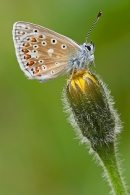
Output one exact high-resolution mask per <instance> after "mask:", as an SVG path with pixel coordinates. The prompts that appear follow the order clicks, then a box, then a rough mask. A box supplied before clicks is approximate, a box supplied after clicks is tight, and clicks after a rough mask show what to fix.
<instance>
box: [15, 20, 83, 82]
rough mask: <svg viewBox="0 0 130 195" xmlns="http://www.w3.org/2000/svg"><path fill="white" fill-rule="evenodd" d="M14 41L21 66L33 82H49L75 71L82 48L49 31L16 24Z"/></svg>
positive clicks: (29, 25)
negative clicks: (76, 59)
mask: <svg viewBox="0 0 130 195" xmlns="http://www.w3.org/2000/svg"><path fill="white" fill-rule="evenodd" d="M13 40H14V45H15V49H16V56H17V59H18V62H19V65H20V67H21V69H22V70H23V72H24V73H25V75H26V76H27V77H28V78H30V79H38V80H40V81H47V80H50V79H53V78H55V77H57V76H59V75H62V74H64V73H66V72H68V71H69V70H71V69H72V61H73V59H75V58H77V57H78V52H79V51H81V50H82V49H81V47H80V46H79V45H78V44H77V43H76V42H74V41H73V40H72V39H69V38H67V37H65V36H63V35H60V34H58V33H56V32H54V31H52V30H49V29H47V28H44V27H41V26H38V25H35V24H31V23H27V22H16V23H15V24H14V26H13Z"/></svg>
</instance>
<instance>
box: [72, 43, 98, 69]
mask: <svg viewBox="0 0 130 195" xmlns="http://www.w3.org/2000/svg"><path fill="white" fill-rule="evenodd" d="M80 47H81V50H80V51H78V55H77V57H74V58H73V63H72V66H73V67H75V68H76V69H78V70H80V69H83V68H84V67H87V68H88V66H89V65H90V62H94V44H91V43H83V44H82V45H80Z"/></svg>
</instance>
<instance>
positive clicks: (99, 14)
mask: <svg viewBox="0 0 130 195" xmlns="http://www.w3.org/2000/svg"><path fill="white" fill-rule="evenodd" d="M101 15H102V12H101V11H100V12H99V13H98V15H97V18H96V20H95V21H94V23H93V24H92V26H91V28H90V30H89V31H88V34H87V36H86V42H87V40H88V37H89V35H90V33H91V31H92V29H93V28H94V26H95V24H96V23H97V21H98V20H99V18H100V16H101Z"/></svg>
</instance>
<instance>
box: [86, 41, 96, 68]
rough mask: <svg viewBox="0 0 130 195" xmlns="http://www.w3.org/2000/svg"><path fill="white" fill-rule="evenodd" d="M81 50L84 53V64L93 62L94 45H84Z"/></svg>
mask: <svg viewBox="0 0 130 195" xmlns="http://www.w3.org/2000/svg"><path fill="white" fill-rule="evenodd" d="M83 49H84V51H85V63H86V64H87V65H88V64H89V62H94V49H95V46H94V43H92V42H91V43H84V44H83Z"/></svg>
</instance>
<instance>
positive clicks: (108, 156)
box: [96, 142, 128, 195]
mask: <svg viewBox="0 0 130 195" xmlns="http://www.w3.org/2000/svg"><path fill="white" fill-rule="evenodd" d="M96 152H97V154H98V156H99V157H98V158H100V160H101V161H102V163H103V168H104V171H105V177H106V178H107V180H108V182H109V184H110V186H111V188H112V194H113V195H128V193H127V189H126V186H125V183H124V181H123V178H122V175H121V169H120V167H119V159H117V155H116V150H115V145H114V143H113V142H111V144H110V145H109V146H108V145H104V146H102V147H100V148H99V150H98V151H97V150H96Z"/></svg>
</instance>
